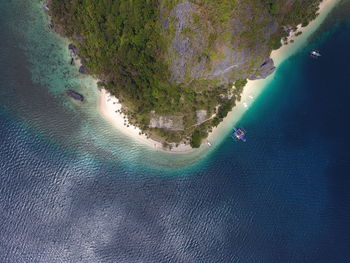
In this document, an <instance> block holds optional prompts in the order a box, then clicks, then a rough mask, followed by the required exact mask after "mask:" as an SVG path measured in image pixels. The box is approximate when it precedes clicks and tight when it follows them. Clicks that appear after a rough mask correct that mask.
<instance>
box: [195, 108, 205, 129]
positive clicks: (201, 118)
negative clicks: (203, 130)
mask: <svg viewBox="0 0 350 263" xmlns="http://www.w3.org/2000/svg"><path fill="white" fill-rule="evenodd" d="M196 117H197V125H199V124H201V123H203V122H204V121H205V120H206V119H207V111H206V110H197V111H196Z"/></svg>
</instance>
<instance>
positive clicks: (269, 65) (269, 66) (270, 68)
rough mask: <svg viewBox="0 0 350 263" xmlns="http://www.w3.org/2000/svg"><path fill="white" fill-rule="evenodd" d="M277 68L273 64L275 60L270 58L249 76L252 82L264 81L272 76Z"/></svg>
mask: <svg viewBox="0 0 350 263" xmlns="http://www.w3.org/2000/svg"><path fill="white" fill-rule="evenodd" d="M275 69H276V67H275V66H274V64H273V60H272V59H271V58H270V59H268V60H266V61H265V62H264V63H262V64H261V66H260V68H259V69H258V70H257V71H256V72H255V73H254V74H252V75H250V76H249V79H250V80H254V79H264V78H266V77H267V76H269V75H271V74H272V73H273V72H274V71H275Z"/></svg>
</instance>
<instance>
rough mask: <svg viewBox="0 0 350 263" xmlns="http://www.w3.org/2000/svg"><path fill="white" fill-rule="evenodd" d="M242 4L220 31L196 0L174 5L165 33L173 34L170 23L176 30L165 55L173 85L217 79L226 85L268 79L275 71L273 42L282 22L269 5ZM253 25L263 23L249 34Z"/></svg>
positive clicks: (218, 82)
mask: <svg viewBox="0 0 350 263" xmlns="http://www.w3.org/2000/svg"><path fill="white" fill-rule="evenodd" d="M244 2H245V1H240V3H239V5H240V8H237V9H236V10H235V14H234V15H233V16H232V18H231V19H230V20H229V21H228V22H227V23H226V24H225V25H224V26H223V27H221V28H220V29H218V28H217V25H212V24H211V23H210V21H208V20H205V19H203V12H205V10H203V9H202V7H201V6H199V5H196V4H195V1H188V0H185V1H183V2H181V3H179V4H177V5H175V7H174V8H173V9H172V11H171V12H170V16H169V17H168V18H167V19H163V21H164V22H163V30H164V34H167V35H169V28H171V27H173V28H174V29H175V30H174V31H175V32H173V36H172V38H171V44H170V45H169V47H168V54H167V56H166V58H167V59H168V64H169V69H170V72H171V80H172V81H173V82H174V83H176V84H185V85H186V84H189V83H191V82H192V81H193V80H213V81H216V83H217V84H218V85H222V84H229V83H232V82H234V81H235V80H236V79H246V78H249V79H259V78H265V77H266V76H268V75H269V74H271V73H272V72H273V71H274V65H273V61H272V60H271V59H269V56H270V51H271V49H270V47H269V40H270V39H271V35H273V34H274V33H276V31H277V30H278V24H277V23H276V22H275V21H274V20H273V18H272V17H271V16H270V15H269V13H268V12H267V11H266V8H263V7H261V8H256V7H252V6H251V5H250V4H249V3H244ZM196 17H201V18H202V19H201V20H200V21H198V19H195V18H196ZM247 20H248V21H249V20H251V21H249V23H248V22H247ZM250 25H251V26H252V27H256V28H258V27H257V26H256V25H261V26H260V27H259V30H255V32H251V30H252V28H251V27H250ZM223 28H224V29H223ZM252 34H254V36H253V37H252V36H251V35H252ZM168 37H169V36H168Z"/></svg>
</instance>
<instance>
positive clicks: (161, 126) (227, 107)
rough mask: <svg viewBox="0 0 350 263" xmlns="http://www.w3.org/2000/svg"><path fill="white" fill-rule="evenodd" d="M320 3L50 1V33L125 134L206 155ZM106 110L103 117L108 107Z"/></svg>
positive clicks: (299, 0) (295, 0)
mask: <svg viewBox="0 0 350 263" xmlns="http://www.w3.org/2000/svg"><path fill="white" fill-rule="evenodd" d="M321 2H322V1H321V0H244V1H239V0H171V1H170V0H169V1H162V0H150V1H145V0H133V1H129V0H103V1H101V0H89V1H81V0H70V1H61V0H50V1H47V4H46V7H47V10H48V12H49V14H50V16H51V19H52V21H51V25H52V27H53V29H54V30H55V31H56V32H57V33H59V34H60V35H63V36H65V37H67V38H69V39H70V41H71V42H72V43H71V44H70V46H69V48H70V50H71V51H72V52H74V55H76V54H77V55H78V56H79V57H80V59H81V63H82V65H81V67H80V70H79V71H80V72H81V73H83V74H91V75H92V76H94V77H95V78H96V79H98V86H99V88H100V89H101V90H102V94H103V98H104V102H103V103H105V104H106V103H107V102H108V101H109V100H114V104H117V105H120V106H117V107H115V108H111V109H112V110H113V111H114V112H113V113H116V114H119V118H120V119H121V122H122V124H123V121H124V124H125V126H132V127H134V128H135V131H134V132H136V133H138V134H139V135H143V136H145V138H146V139H150V140H152V142H157V143H159V144H161V145H162V149H172V148H176V147H177V146H179V145H186V146H188V147H190V148H197V147H199V146H200V145H201V144H202V142H203V140H204V139H205V138H206V137H207V136H208V133H210V132H211V131H212V130H213V128H214V127H216V126H218V125H219V123H220V122H222V120H223V119H224V118H225V117H226V116H227V114H228V112H230V111H231V110H232V108H233V107H234V106H235V105H236V104H237V102H238V101H240V100H241V94H242V91H243V89H244V87H245V86H246V84H247V80H256V79H264V78H266V77H267V76H269V75H270V74H272V73H273V72H274V70H275V65H274V61H273V60H272V59H271V58H270V55H271V52H272V51H273V50H276V49H279V48H280V47H281V45H283V44H288V42H291V41H293V39H291V38H290V36H297V35H299V34H300V33H301V31H300V28H301V27H305V26H307V25H308V24H309V22H310V21H312V20H313V19H315V18H316V16H317V14H318V10H319V5H320V3H321ZM105 110H106V109H105Z"/></svg>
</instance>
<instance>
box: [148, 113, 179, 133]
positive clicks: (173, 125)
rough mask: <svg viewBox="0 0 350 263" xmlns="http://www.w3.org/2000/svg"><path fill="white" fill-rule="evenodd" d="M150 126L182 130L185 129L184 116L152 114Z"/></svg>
mask: <svg viewBox="0 0 350 263" xmlns="http://www.w3.org/2000/svg"><path fill="white" fill-rule="evenodd" d="M149 127H150V128H160V129H165V130H172V131H180V130H183V128H184V127H183V116H174V115H157V114H154V113H153V114H152V116H151V120H150V125H149Z"/></svg>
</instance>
